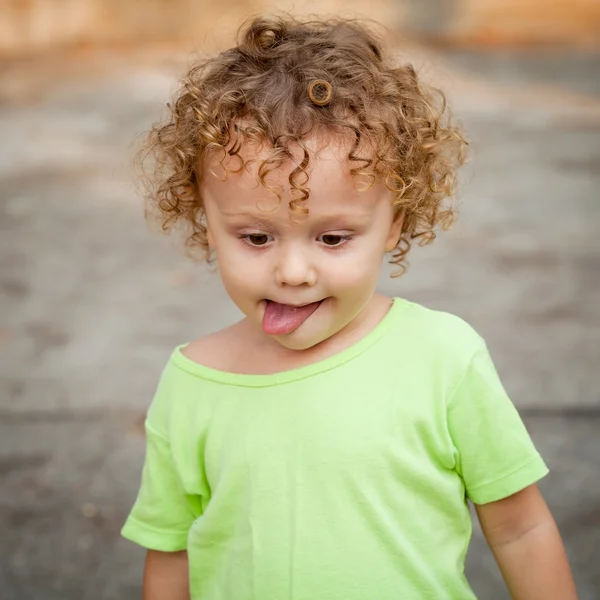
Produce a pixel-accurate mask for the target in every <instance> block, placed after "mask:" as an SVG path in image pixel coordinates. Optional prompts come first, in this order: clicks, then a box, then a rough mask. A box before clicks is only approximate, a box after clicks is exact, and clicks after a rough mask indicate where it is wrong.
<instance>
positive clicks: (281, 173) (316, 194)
mask: <svg viewBox="0 0 600 600" xmlns="http://www.w3.org/2000/svg"><path fill="white" fill-rule="evenodd" d="M351 149H352V143H351V141H350V140H349V139H347V138H344V137H336V138H331V137H324V136H321V137H317V136H313V137H311V138H309V139H307V140H306V142H304V149H303V148H301V147H300V146H299V145H294V146H290V148H289V150H290V152H291V154H292V157H293V158H291V159H290V158H287V159H285V160H283V161H282V162H281V164H278V165H277V167H276V168H273V166H274V165H273V166H269V163H268V161H269V159H270V158H271V157H272V155H273V154H272V149H270V148H269V147H268V146H266V145H265V146H259V145H258V144H255V143H251V142H248V143H245V144H244V145H243V146H242V147H241V149H240V151H239V156H230V155H227V156H226V158H225V160H223V161H222V162H221V160H220V157H217V156H215V157H213V158H212V159H209V160H208V161H207V163H206V165H205V166H204V168H203V171H202V177H201V190H200V191H201V194H202V197H203V198H204V199H205V202H206V203H207V204H214V205H215V206H216V208H218V209H219V211H220V212H224V213H228V214H229V213H236V212H245V213H248V212H256V213H258V214H259V213H261V212H263V213H264V211H268V212H275V211H276V209H277V208H280V207H282V206H283V207H286V208H287V206H288V203H289V201H290V200H291V199H292V198H298V197H299V196H300V192H298V191H295V192H294V191H293V187H294V186H293V185H292V184H291V183H290V178H292V180H293V181H294V182H295V186H297V187H298V188H308V189H310V197H309V199H308V200H307V201H306V202H303V203H302V204H301V206H302V207H305V208H308V210H309V214H311V215H312V214H318V213H322V212H323V213H332V212H333V213H335V212H343V213H348V212H350V213H352V212H359V213H364V212H369V211H370V210H372V209H373V207H374V204H376V203H377V202H379V201H380V200H381V199H382V197H387V195H388V190H387V188H386V187H385V186H384V185H383V183H382V182H381V181H375V183H374V184H373V185H371V186H370V187H369V186H368V184H369V183H370V180H369V179H368V177H367V176H366V175H363V176H361V175H358V176H356V175H353V174H352V172H351V170H352V169H353V168H356V167H357V166H359V165H360V163H357V162H355V161H351V160H350V159H349V158H348V154H349V152H350V150H351ZM304 150H306V152H307V153H308V157H309V160H308V165H307V166H306V167H304V166H302V162H303V160H304V158H305V155H304ZM359 155H360V156H361V157H365V158H370V155H369V151H368V150H362V151H361V152H359ZM265 161H267V162H265ZM242 165H245V167H242ZM298 167H300V169H298ZM295 169H297V172H296V173H295V174H294V173H293V172H294V170H295ZM277 212H278V211H277Z"/></svg>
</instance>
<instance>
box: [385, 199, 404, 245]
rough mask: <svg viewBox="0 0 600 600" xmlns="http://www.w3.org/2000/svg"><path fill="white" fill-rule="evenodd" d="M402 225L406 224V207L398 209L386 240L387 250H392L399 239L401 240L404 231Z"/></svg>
mask: <svg viewBox="0 0 600 600" xmlns="http://www.w3.org/2000/svg"><path fill="white" fill-rule="evenodd" d="M402 225H404V208H401V209H400V210H398V212H397V213H396V215H395V216H394V220H393V221H392V225H391V226H390V232H389V234H388V237H387V240H386V242H385V251H386V252H391V251H392V250H393V249H394V248H395V247H396V245H397V244H398V241H399V240H400V234H401V233H402Z"/></svg>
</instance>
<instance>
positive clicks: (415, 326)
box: [403, 302, 485, 362]
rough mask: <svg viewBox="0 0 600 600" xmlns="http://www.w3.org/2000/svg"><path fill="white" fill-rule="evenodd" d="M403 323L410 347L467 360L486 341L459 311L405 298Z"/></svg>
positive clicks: (461, 360)
mask: <svg viewBox="0 0 600 600" xmlns="http://www.w3.org/2000/svg"><path fill="white" fill-rule="evenodd" d="M407 304H408V306H407V310H406V311H405V315H406V316H405V319H404V320H403V327H404V328H405V331H407V333H408V335H407V337H409V339H411V342H412V344H413V347H414V348H415V350H417V351H422V352H426V353H429V354H434V355H440V356H447V357H454V358H456V359H457V360H458V362H463V361H469V360H470V359H471V357H472V356H473V355H474V354H475V353H476V352H477V351H478V350H479V349H481V348H482V347H484V346H485V341H484V340H483V338H482V337H481V335H480V334H479V333H478V332H477V331H476V330H475V329H474V328H473V327H472V326H471V325H470V324H469V323H467V321H465V320H464V319H462V318H461V317H459V316H458V315H455V314H452V313H449V312H445V311H441V310H435V309H432V308H427V307H425V306H423V305H421V304H418V303H416V302H408V303H407Z"/></svg>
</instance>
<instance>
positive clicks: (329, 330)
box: [123, 18, 576, 600]
mask: <svg viewBox="0 0 600 600" xmlns="http://www.w3.org/2000/svg"><path fill="white" fill-rule="evenodd" d="M435 98H436V97H435V96H434V95H433V94H432V93H431V92H429V91H427V90H425V88H424V87H423V86H422V85H421V84H420V83H419V82H418V81H417V77H416V74H415V71H414V70H413V69H412V68H411V67H409V66H402V65H398V64H393V62H392V61H391V60H390V59H389V58H387V57H386V56H385V55H384V52H383V49H382V46H381V44H380V42H379V41H378V39H377V38H376V37H375V36H374V35H373V34H372V33H370V32H369V31H368V30H367V29H366V28H365V27H364V26H362V25H361V24H359V23H357V22H355V21H343V20H340V21H316V22H298V21H295V20H293V19H289V18H283V19H256V20H254V21H252V22H251V23H249V24H248V25H247V27H246V28H245V29H244V31H243V33H242V35H241V38H240V41H239V44H238V45H237V46H236V47H234V48H232V49H230V50H228V51H226V52H223V53H222V54H220V55H219V56H217V57H214V58H209V59H206V60H204V61H203V62H201V63H200V64H198V65H197V66H195V67H194V68H193V69H192V70H191V72H190V73H189V75H188V77H187V78H186V79H185V81H184V84H183V88H182V90H181V92H180V94H179V96H178V98H177V100H176V102H175V104H174V105H173V107H172V116H171V118H170V121H169V122H168V123H166V124H164V125H163V126H159V127H156V128H155V129H154V130H153V132H152V133H151V136H150V141H149V149H150V151H151V152H152V153H153V156H155V158H156V161H155V163H154V164H155V174H156V177H157V179H155V181H156V182H157V186H156V188H155V193H154V196H153V199H154V205H153V206H154V208H155V209H158V213H159V214H160V215H162V217H163V225H164V227H165V228H166V229H168V228H170V227H171V226H173V225H176V224H184V225H186V226H187V227H189V230H190V231H189V236H188V241H189V243H190V245H191V246H193V247H194V248H198V249H200V250H201V251H203V252H204V255H205V257H206V258H207V259H210V258H211V257H212V256H213V253H214V254H216V257H217V260H218V266H219V272H220V275H221V278H222V280H223V284H224V286H225V288H226V290H227V293H228V294H229V296H230V297H231V298H232V300H233V301H234V303H235V304H236V305H237V306H238V307H239V309H240V310H241V311H242V312H243V313H244V315H245V318H244V319H243V320H242V321H240V322H239V323H236V324H235V325H232V326H231V327H229V328H227V329H224V330H223V331H219V332H217V333H214V334H212V335H209V336H207V337H205V338H202V339H200V340H197V341H195V342H192V343H190V344H188V345H186V346H180V347H178V348H177V349H175V351H174V352H173V354H172V356H171V358H170V360H169V363H168V365H167V367H166V369H165V371H164V373H163V375H162V378H161V381H160V384H159V387H158V391H157V393H156V396H155V398H154V401H153V402H152V405H151V407H150V410H149V412H148V416H147V420H146V431H147V454H146V462H145V466H144V471H143V476H142V484H141V489H140V491H139V495H138V498H137V501H136V503H135V506H134V507H133V510H132V512H131V515H130V516H129V518H128V520H127V522H126V524H125V526H124V528H123V535H124V536H125V537H127V538H129V539H131V540H133V541H135V542H137V543H139V544H141V545H142V546H144V547H146V548H148V554H147V561H146V569H145V574H144V598H145V599H146V600H183V599H184V598H190V597H191V598H192V599H193V600H392V599H394V600H397V599H402V600H420V599H425V598H430V599H435V600H442V599H456V600H466V599H468V598H474V595H473V592H472V591H471V589H470V587H469V584H468V583H467V581H466V579H465V576H464V573H463V567H464V558H465V554H466V551H467V546H468V542H469V537H470V534H471V520H470V515H469V508H468V504H467V499H469V500H471V501H472V502H473V503H474V504H475V506H476V509H477V514H478V517H479V520H480V522H481V525H482V528H483V531H484V533H485V536H486V539H487V541H488V543H489V545H490V547H491V549H492V551H493V553H494V555H495V557H496V559H497V562H498V565H499V567H500V569H501V571H502V574H503V576H504V579H505V580H506V583H507V586H508V588H509V589H510V592H511V594H512V596H513V597H514V598H518V599H524V600H530V599H534V598H535V599H543V600H550V599H560V600H570V599H573V598H575V597H576V593H575V590H574V585H573V582H572V579H571V575H570V572H569V566H568V563H567V559H566V557H565V553H564V550H563V546H562V543H561V540H560V536H559V534H558V532H557V529H556V526H555V524H554V521H553V519H552V517H551V515H550V513H549V511H548V508H547V506H546V504H545V503H544V500H543V499H542V497H541V496H540V493H539V492H538V490H537V487H536V486H535V485H534V484H535V482H536V481H537V480H539V479H540V478H541V477H543V476H544V475H545V474H546V473H547V469H546V467H545V465H544V463H543V461H542V459H541V458H540V456H539V455H538V453H537V452H536V450H535V449H534V447H533V445H532V443H531V441H530V439H529V436H528V435H527V432H526V430H525V428H524V426H523V424H522V422H521V420H520V419H519V416H518V415H517V412H516V411H515V409H514V407H513V405H512V403H511V402H510V400H509V399H508V398H507V396H506V394H505V392H504V390H503V388H502V385H501V383H500V382H499V380H498V377H497V374H496V372H495V370H494V367H493V365H492V362H491V360H490V357H489V355H488V352H487V350H486V346H485V344H484V342H483V341H482V339H481V338H480V337H479V336H478V335H477V334H476V333H475V332H474V331H473V330H472V329H471V328H470V327H469V326H468V325H467V324H465V323H464V322H463V321H461V320H460V319H458V318H457V317H454V316H451V315H449V314H446V313H441V312H436V311H432V310H428V309H426V308H424V307H421V306H419V305H417V304H415V303H412V302H408V301H406V300H403V299H400V298H395V299H390V298H386V297H384V296H383V295H381V294H378V293H376V291H375V287H376V283H377V279H378V272H379V268H380V265H381V261H382V258H383V257H384V255H385V254H389V255H390V259H391V262H392V263H394V264H395V265H397V266H398V267H399V268H400V270H402V269H403V268H404V265H405V259H406V255H407V253H408V251H409V250H410V247H411V243H412V241H413V240H415V239H417V240H421V241H425V242H427V241H431V240H432V239H433V237H434V233H433V232H434V229H435V228H437V227H438V226H442V227H444V226H447V225H449V223H450V221H451V219H452V217H453V211H452V210H451V208H450V207H449V206H447V205H446V204H445V202H446V199H448V198H449V197H451V195H452V194H453V189H454V182H455V171H456V169H457V167H458V166H459V165H460V164H461V162H462V161H463V158H462V151H463V147H464V141H463V138H462V137H461V135H460V133H459V131H458V130H457V129H456V128H454V127H452V126H451V125H450V124H449V121H448V118H447V115H446V111H445V109H444V105H443V102H442V103H440V104H441V107H440V108H439V109H436V108H435V107H436V99H435Z"/></svg>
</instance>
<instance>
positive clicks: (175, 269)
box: [0, 48, 600, 600]
mask: <svg viewBox="0 0 600 600" xmlns="http://www.w3.org/2000/svg"><path fill="white" fill-rule="evenodd" d="M405 54H406V56H407V57H408V58H411V59H414V60H415V61H417V62H419V63H420V64H423V65H424V67H423V68H424V72H425V73H429V75H430V76H435V77H436V80H437V81H438V82H439V83H440V85H441V86H443V87H445V88H446V89H448V91H449V95H450V98H451V101H452V103H453V105H454V106H455V109H456V112H457V114H458V116H459V117H460V118H461V119H462V121H463V122H464V124H465V126H466V128H467V130H468V132H469V135H470V138H471V142H472V143H471V146H472V149H473V154H474V160H473V162H472V164H471V165H470V166H469V167H468V168H467V170H466V172H465V177H464V190H463V193H462V209H461V219H460V221H459V222H458V223H457V225H456V226H455V227H454V228H453V230H452V231H450V232H448V233H446V234H442V235H441V236H440V238H439V240H438V241H436V243H435V244H434V245H433V246H430V247H428V248H424V249H417V250H416V251H415V252H414V254H413V256H412V260H411V269H410V271H409V272H408V274H407V275H406V276H405V277H403V278H401V279H396V280H390V279H388V278H387V277H386V276H385V274H384V275H382V279H381V286H380V287H381V289H382V290H384V291H386V292H388V293H390V294H397V295H402V296H405V297H408V298H410V299H413V300H416V301H419V302H422V303H424V304H426V305H429V306H432V307H436V308H442V309H445V310H448V311H451V312H455V313H457V314H459V315H461V316H462V317H463V318H465V319H467V320H468V321H469V322H471V323H472V324H473V325H474V326H475V327H476V328H477V329H478V330H479V331H480V332H481V333H482V334H483V335H484V336H485V337H486V338H487V340H488V342H489V346H490V348H491V351H492V354H493V356H494V358H495V360H496V362H497V365H498V369H499V371H500V373H501V375H502V376H503V379H504V381H505V384H506V387H507V389H508V390H509V392H510V394H511V395H512V397H513V398H514V401H515V403H516V404H517V406H518V407H519V409H520V410H521V411H522V414H523V416H524V418H525V420H526V423H527V425H528V427H529V428H530V431H531V433H532V436H533V438H534V440H535V442H536V443H537V445H538V447H539V449H540V451H541V452H542V454H543V455H544V457H545V459H546V460H547V462H548V464H549V467H550V469H551V475H550V476H549V477H547V478H546V479H545V480H544V481H543V482H542V484H541V487H542V489H543V491H544V493H545V495H546V497H547V499H548V502H549V504H550V506H551V508H552V510H553V511H554V514H555V516H556V519H557V521H558V523H559V526H560V528H561V530H562V533H563V535H564V539H565V542H566V545H567V550H568V553H569V556H570V559H571V562H572V565H573V569H574V573H575V577H576V580H577V583H578V586H579V591H580V597H581V599H582V600H598V598H600V441H599V438H598V430H599V426H600V392H599V389H600V375H599V371H598V369H599V367H600V242H599V239H600V238H599V236H598V230H599V228H600V201H599V197H598V189H599V187H600V89H599V85H600V84H598V82H600V73H599V69H598V65H599V64H600V61H599V60H598V58H599V57H598V56H592V55H590V56H582V55H573V56H569V55H563V54H561V55H553V56H546V55H533V54H529V55H527V56H519V55H515V54H512V55H509V54H507V55H494V56H486V55H483V54H481V55H477V56H475V55H472V54H466V53H454V54H447V55H441V54H435V53H431V52H427V51H424V50H418V49H414V48H412V49H410V50H408V49H407V50H405ZM164 56H173V57H174V58H172V59H171V60H169V61H167V60H164V58H161V59H158V58H157V53H156V52H155V53H154V55H151V56H149V55H148V54H146V53H144V52H142V51H136V52H134V51H128V52H127V53H123V54H108V53H103V54H98V53H87V54H82V55H77V56H71V57H60V56H59V57H46V58H44V59H37V60H35V61H33V60H31V61H27V60H23V61H21V62H19V63H11V64H5V65H3V66H2V70H1V71H0V133H1V134H0V231H1V235H0V261H1V262H0V265H1V266H0V294H1V295H0V302H1V313H0V352H1V353H2V358H1V360H0V482H1V484H0V531H1V532H2V534H1V535H0V598H1V600H42V599H43V600H92V599H93V600H116V599H119V600H120V599H124V598H137V597H139V592H140V581H141V568H142V561H143V554H144V553H143V551H142V550H141V549H140V548H137V547H135V546H133V545H132V544H130V543H129V542H126V541H124V540H122V539H120V537H119V529H120V527H121V525H122V523H123V520H124V519H125V516H126V514H127V512H128V509H129V508H130V506H131V503H132V501H133V499H134V496H135V493H136V489H137V485H138V482H139V474H140V468H141V463H142V459H143V453H144V440H143V437H142V435H141V422H142V419H143V415H144V410H145V408H146V406H147V404H148V402H149V400H150V398H151V396H152V392H153V389H154V386H155V384H156V381H157V378H158V374H159V372H160V369H161V368H162V366H163V364H164V362H165V361H166V359H167V357H168V355H169V353H170V351H171V349H172V347H173V346H174V345H176V344H178V343H181V342H184V341H187V340H189V339H191V338H194V337H197V336H199V335H201V334H203V333H206V332H208V331H212V330H214V329H217V328H218V327H221V326H222V325H224V324H226V323H229V322H230V321H231V320H232V319H234V318H235V317H236V314H237V313H236V310H235V309H234V307H233V306H232V305H231V303H230V302H229V301H228V299H227V298H226V296H225V294H224V292H223V290H222V289H221V287H220V286H219V282H218V277H217V276H216V275H212V274H210V273H208V272H207V271H206V270H205V269H204V268H203V267H201V266H197V265H194V264H192V263H191V262H190V261H188V260H186V259H184V258H182V257H181V256H180V255H179V254H178V253H177V251H176V250H175V249H174V248H173V244H172V242H170V241H169V240H168V239H165V238H159V237H156V236H152V235H150V234H149V233H148V231H147V229H146V226H145V224H144V222H143V219H142V213H141V208H140V203H139V200H138V198H137V197H136V196H135V193H134V190H133V185H132V184H131V181H130V177H129V173H128V160H129V157H130V155H131V143H132V139H133V137H134V135H135V134H136V133H139V132H141V131H143V130H144V129H145V128H147V127H148V125H149V124H150V123H151V122H152V121H153V120H154V119H156V118H157V116H158V114H159V113H160V111H161V106H162V105H163V104H164V102H165V101H166V99H167V95H168V93H169V91H170V90H172V89H173V87H174V79H173V78H174V76H175V75H176V74H177V73H180V72H181V68H182V65H183V62H184V61H182V60H181V57H180V55H178V54H172V53H171V54H169V53H167V52H165V53H164V54H163V57H164ZM433 65H435V68H434V67H433ZM468 575H469V577H470V579H471V581H472V583H473V586H474V588H475V590H476V591H477V592H478V594H479V596H480V597H481V598H482V599H485V600H501V599H504V598H508V595H507V593H506V591H505V590H504V587H503V584H502V582H501V579H500V575H499V573H498V570H497V568H496V567H495V565H494V563H493V559H492V557H491V555H490V553H489V551H488V550H487V548H486V546H485V543H484V541H483V539H482V536H481V534H480V532H479V530H478V529H477V528H475V532H474V539H473V544H472V548H471V552H470V554H469V560H468Z"/></svg>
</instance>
